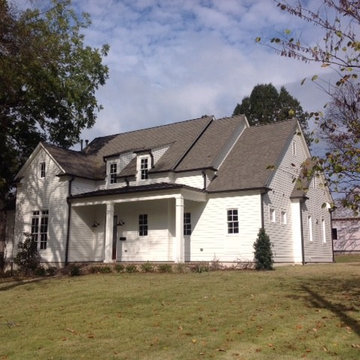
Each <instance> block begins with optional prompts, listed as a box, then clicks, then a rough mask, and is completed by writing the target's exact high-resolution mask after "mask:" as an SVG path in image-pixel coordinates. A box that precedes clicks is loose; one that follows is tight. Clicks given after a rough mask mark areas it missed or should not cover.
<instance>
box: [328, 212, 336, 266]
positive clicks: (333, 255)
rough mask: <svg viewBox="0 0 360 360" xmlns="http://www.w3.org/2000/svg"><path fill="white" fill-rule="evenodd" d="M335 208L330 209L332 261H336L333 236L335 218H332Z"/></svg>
mask: <svg viewBox="0 0 360 360" xmlns="http://www.w3.org/2000/svg"><path fill="white" fill-rule="evenodd" d="M333 211H334V209H329V213H330V227H331V251H332V262H333V263H334V262H335V253H334V237H333V232H332V229H333V218H332V213H333Z"/></svg>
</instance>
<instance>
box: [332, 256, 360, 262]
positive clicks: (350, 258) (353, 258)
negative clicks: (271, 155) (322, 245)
mask: <svg viewBox="0 0 360 360" xmlns="http://www.w3.org/2000/svg"><path fill="white" fill-rule="evenodd" d="M335 261H336V262H337V263H348V262H360V254H342V255H335Z"/></svg>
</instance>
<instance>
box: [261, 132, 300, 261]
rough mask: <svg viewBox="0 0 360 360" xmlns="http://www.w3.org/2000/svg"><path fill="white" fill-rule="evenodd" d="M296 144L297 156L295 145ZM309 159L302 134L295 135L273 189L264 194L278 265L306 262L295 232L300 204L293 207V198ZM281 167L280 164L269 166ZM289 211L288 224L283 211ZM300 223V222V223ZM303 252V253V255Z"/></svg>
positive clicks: (266, 219)
mask: <svg viewBox="0 0 360 360" xmlns="http://www.w3.org/2000/svg"><path fill="white" fill-rule="evenodd" d="M293 143H295V144H296V150H297V151H296V155H295V156H294V155H293V151H292V146H293V145H292V144H293ZM306 158H307V153H306V150H305V146H304V143H303V139H302V138H301V136H300V135H297V134H295V135H294V136H293V139H292V140H291V141H290V142H289V146H288V148H287V150H286V151H285V152H284V154H283V156H282V160H281V161H280V164H278V166H277V167H276V168H275V170H274V174H273V178H272V179H271V182H270V185H269V187H270V188H271V190H270V191H269V192H268V193H267V194H265V195H264V226H265V230H266V232H267V234H268V235H269V237H270V241H271V243H272V245H273V254H274V260H275V262H300V261H301V259H302V255H301V247H299V243H298V236H301V234H300V227H299V229H298V233H295V231H296V230H295V229H294V224H293V222H294V221H295V222H296V223H297V222H298V219H296V218H295V219H293V216H295V217H296V216H297V215H299V213H298V212H296V213H295V214H293V211H294V210H295V211H297V208H298V206H296V205H298V204H294V205H295V206H293V207H292V205H291V201H290V196H291V193H292V191H293V189H294V186H295V182H294V180H295V179H297V177H298V176H299V169H300V165H301V163H302V162H303V161H304V160H305V159H306ZM269 165H277V164H269ZM271 208H273V209H275V216H276V217H275V222H272V221H271V219H270V209H271ZM282 211H284V212H286V218H287V223H286V224H282V222H281V212H282ZM299 224H300V223H299ZM299 251H300V253H299Z"/></svg>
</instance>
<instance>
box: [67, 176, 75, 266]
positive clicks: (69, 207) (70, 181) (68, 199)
mask: <svg viewBox="0 0 360 360" xmlns="http://www.w3.org/2000/svg"><path fill="white" fill-rule="evenodd" d="M73 181H74V176H72V177H71V178H70V180H69V186H68V197H67V203H68V220H67V233H66V244H65V266H66V265H68V263H69V242H70V223H71V202H70V196H71V185H72V182H73Z"/></svg>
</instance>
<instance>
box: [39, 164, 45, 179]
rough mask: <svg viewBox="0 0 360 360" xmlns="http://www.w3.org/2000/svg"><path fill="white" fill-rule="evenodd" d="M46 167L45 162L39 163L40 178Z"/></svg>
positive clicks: (43, 175)
mask: <svg viewBox="0 0 360 360" xmlns="http://www.w3.org/2000/svg"><path fill="white" fill-rule="evenodd" d="M45 170H46V165H45V162H41V163H40V177H42V178H44V177H45V173H46V171H45Z"/></svg>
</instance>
